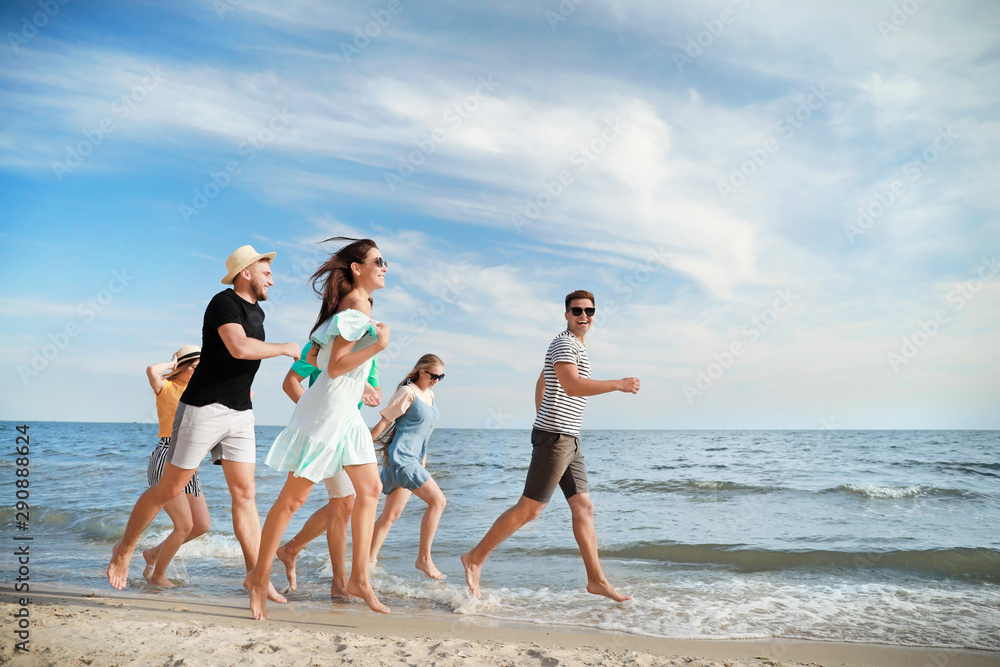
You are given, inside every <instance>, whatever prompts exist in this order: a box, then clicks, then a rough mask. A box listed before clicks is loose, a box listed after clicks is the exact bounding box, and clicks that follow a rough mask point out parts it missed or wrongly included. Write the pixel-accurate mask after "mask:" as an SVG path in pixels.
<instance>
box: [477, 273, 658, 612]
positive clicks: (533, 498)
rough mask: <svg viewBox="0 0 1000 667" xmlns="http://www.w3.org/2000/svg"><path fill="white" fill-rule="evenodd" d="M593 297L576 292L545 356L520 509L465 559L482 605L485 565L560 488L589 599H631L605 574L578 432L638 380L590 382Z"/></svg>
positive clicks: (513, 510)
mask: <svg viewBox="0 0 1000 667" xmlns="http://www.w3.org/2000/svg"><path fill="white" fill-rule="evenodd" d="M595 312H596V307H595V305H594V295H593V294H591V293H590V292H587V291H584V290H577V291H575V292H570V293H569V294H567V295H566V313H565V316H566V324H567V327H566V330H565V331H563V332H562V333H561V334H559V335H558V336H556V337H555V339H554V340H553V341H552V343H551V344H550V345H549V349H548V352H546V354H545V366H544V368H543V369H542V374H541V375H539V376H538V381H537V382H536V384H535V409H536V410H537V412H538V414H537V416H536V418H535V423H534V426H533V427H532V429H531V444H532V450H531V463H530V464H529V466H528V475H527V479H526V480H525V482H524V492H523V493H522V494H521V497H520V498H519V499H518V501H517V504H515V505H514V506H513V507H511V508H510V509H508V510H507V511H506V512H504V513H503V514H501V515H500V517H499V518H498V519H497V520H496V521H495V522H494V523H493V526H492V527H491V528H490V529H489V532H487V533H486V535H485V536H484V537H483V539H482V540H480V542H479V544H477V545H476V546H475V547H474V548H473V549H472V550H471V551H469V552H467V553H465V554H462V565H463V566H464V567H465V582H466V583H467V584H468V586H469V590H470V591H471V592H472V594H473V595H475V596H476V597H477V598H478V597H482V595H481V593H480V591H479V577H480V575H481V574H482V569H483V563H485V562H486V558H487V557H488V556H489V555H490V552H492V551H493V550H494V549H495V548H497V547H498V546H499V545H500V544H501V543H502V542H503V541H504V540H506V539H507V538H508V537H510V536H511V535H513V534H514V533H515V532H517V530H518V529H520V528H521V527H522V526H524V524H526V523H528V522H529V521H532V520H534V519H536V518H538V516H539V515H540V514H541V513H542V510H543V509H544V508H545V505H546V504H547V503H548V502H549V499H550V498H551V497H552V493H553V491H555V488H556V486H557V485H558V486H559V487H560V488H561V489H562V492H563V495H565V496H566V500H567V502H568V503H569V507H570V511H571V513H572V516H573V536H574V537H575V538H576V542H577V544H578V545H579V547H580V555H581V556H583V563H584V566H585V567H586V568H587V592H588V593H593V594H595V595H603V596H605V597H609V598H611V599H612V600H616V601H619V602H620V601H622V600H628V599H631V597H632V596H630V595H622V594H621V593H619V592H618V591H617V590H616V589H615V587H614V586H612V585H611V584H610V583H609V582H608V580H607V579H606V578H605V576H604V572H603V571H602V570H601V561H600V559H599V558H598V555H597V534H596V533H595V531H594V503H593V502H592V501H591V499H590V486H589V484H588V481H587V466H586V463H585V462H584V460H583V454H582V453H581V451H580V425H581V423H582V421H583V409H584V408H585V407H586V405H587V397H588V396H596V395H597V394H606V393H608V392H612V391H622V392H626V393H631V394H635V393H637V392H638V391H639V378H634V377H627V378H622V379H621V380H591V379H590V361H589V360H588V359H587V348H586V347H585V346H584V340H585V339H586V336H587V332H588V331H590V326H591V324H593V321H594V313H595Z"/></svg>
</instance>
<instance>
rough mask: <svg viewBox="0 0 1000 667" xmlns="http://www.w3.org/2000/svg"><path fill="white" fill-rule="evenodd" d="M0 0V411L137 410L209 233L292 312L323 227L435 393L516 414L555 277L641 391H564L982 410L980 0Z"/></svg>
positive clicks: (465, 421)
mask: <svg viewBox="0 0 1000 667" xmlns="http://www.w3.org/2000/svg"><path fill="white" fill-rule="evenodd" d="M0 16H2V22H0V23H2V26H3V34H4V39H3V40H2V41H3V44H2V46H0V58H2V60H3V67H2V71H0V99H2V102H0V113H2V123H0V193H2V198H3V199H2V200H3V208H2V213H0V216H2V217H0V220H2V223H0V224H2V230H0V247H2V248H3V250H4V261H3V264H2V269H0V271H2V274H0V275H2V278H3V285H4V287H5V289H4V293H3V295H2V296H0V313H2V315H3V322H4V324H3V327H2V330H0V373H2V375H3V382H2V384H0V387H2V389H0V392H2V393H0V418H2V419H11V420H83V421H154V417H155V410H154V404H153V398H152V395H151V393H150V391H149V389H148V385H147V383H146V380H145V376H144V369H145V366H146V365H148V364H150V363H153V362H156V361H164V360H167V359H169V357H170V354H171V353H172V352H173V351H174V350H176V349H177V348H179V347H180V346H182V345H184V344H188V343H197V342H199V340H200V330H201V317H202V313H203V310H204V307H205V304H206V303H207V302H208V300H209V299H210V298H211V296H212V295H213V294H215V293H216V292H217V291H218V290H220V289H222V286H221V285H220V284H219V280H220V278H221V277H222V276H223V275H224V273H225V271H224V267H223V263H224V260H225V258H226V256H228V255H229V253H230V252H232V251H233V250H234V249H235V248H236V247H238V246H240V245H243V244H245V243H250V244H252V245H254V246H255V247H256V248H257V249H258V250H259V251H262V252H266V251H276V252H277V253H278V256H277V258H276V260H275V262H274V264H273V269H274V274H275V281H276V285H275V287H274V288H272V292H271V299H270V300H269V302H268V303H267V305H266V310H267V321H266V324H265V326H266V330H267V337H268V340H270V341H275V342H285V341H303V340H304V339H305V337H306V335H307V333H308V330H309V328H310V327H311V325H312V322H313V319H314V318H315V315H316V313H317V312H318V302H317V299H316V297H315V296H314V295H313V293H312V291H311V289H310V287H309V285H308V284H307V280H306V278H307V277H308V276H309V275H310V274H311V273H312V271H313V270H314V269H315V267H316V266H317V265H318V263H319V262H320V261H321V260H322V258H323V257H324V256H325V254H326V253H328V252H330V251H332V250H333V249H335V248H331V247H327V246H324V245H317V241H320V240H322V239H324V238H326V237H329V236H334V235H347V236H363V237H371V238H373V239H375V240H376V242H377V243H378V244H379V246H380V248H381V249H382V251H383V254H384V256H385V258H386V259H387V260H388V261H389V262H390V270H389V274H388V281H387V288H386V289H385V290H383V291H381V292H379V293H376V295H375V298H376V309H375V315H376V317H378V318H379V319H382V320H383V321H385V322H386V323H387V324H389V326H390V327H391V329H392V332H393V339H394V341H395V345H394V346H393V347H392V348H390V350H389V351H388V354H386V355H385V357H386V358H385V359H384V360H383V366H384V381H385V383H386V384H387V385H394V384H395V383H396V382H398V381H399V379H400V378H401V377H402V375H403V374H404V373H405V371H406V370H407V369H408V368H409V366H410V365H411V364H412V363H413V362H414V361H415V360H416V358H417V357H418V356H419V355H420V354H422V353H424V352H435V353H437V354H439V356H441V357H442V358H443V359H444V360H445V362H446V366H447V375H448V377H447V379H446V380H445V381H444V382H443V383H442V384H441V385H440V387H439V389H438V402H439V405H440V407H441V413H442V419H441V426H451V427H506V428H526V427H528V426H530V423H531V420H532V418H533V406H532V392H533V386H534V381H535V378H536V377H537V375H538V372H539V370H540V368H541V362H542V357H543V355H544V352H545V349H546V347H547V345H548V342H549V341H550V340H551V338H552V337H553V336H554V335H555V334H556V333H558V332H559V331H560V330H561V329H562V328H563V327H564V321H563V319H562V313H561V310H562V298H563V296H564V295H565V294H566V293H567V292H569V291H571V290H573V289H577V288H586V289H590V290H591V291H593V292H595V293H596V295H597V305H598V308H599V312H600V316H599V319H598V326H597V327H596V328H595V330H594V331H593V332H592V333H591V335H590V337H589V339H588V349H589V350H590V357H591V362H592V366H593V368H594V372H595V376H596V377H600V378H617V377H622V376H627V375H637V376H639V377H640V378H641V379H642V390H641V392H640V393H639V395H637V396H626V395H624V394H613V395H607V396H600V397H596V398H594V399H592V401H591V403H590V406H589V408H588V412H587V415H586V418H585V422H584V426H585V427H589V428H998V427H1000V421H998V417H997V414H998V413H997V410H996V406H997V398H998V396H1000V379H998V374H997V370H998V350H1000V266H998V265H997V260H998V259H1000V224H998V198H997V195H996V184H997V183H998V182H1000V173H998V172H1000V170H998V160H997V155H998V154H1000V124H998V117H1000V114H998V108H1000V107H998V101H1000V87H998V85H997V82H998V81H1000V66H998V62H1000V8H998V6H997V5H995V4H993V3H986V2H951V3H936V2H920V1H919V0H907V2H902V3H900V2H838V3H823V4H822V5H820V4H817V3H776V2H763V1H758V0H719V1H713V2H678V3H661V2H658V1H653V0H646V1H642V0H636V1H635V2H611V1H604V2H601V1H597V0H576V1H575V2H574V0H563V2H562V3H559V2H556V1H555V0H552V1H549V2H539V3H532V2H505V3H458V2H436V3H427V2H422V3H415V2H407V1H403V0H400V1H399V2H393V1H390V0H385V1H383V0H378V1H376V2H365V3H350V4H348V3H327V2H316V1H306V0H303V1H298V0H285V1H283V2H280V3H278V2H275V3H268V2H255V1H253V0H244V1H243V2H237V1H236V0H228V1H227V0H217V1H216V2H209V1H208V0H197V1H193V2H185V1H179V2H174V3H168V4H167V5H166V6H164V5H163V4H162V3H153V2H132V3H121V4H119V3H102V2H87V3H83V2H74V1H68V2H65V4H61V3H60V2H59V0H51V3H50V4H46V3H45V2H44V1H43V2H38V1H37V0H36V2H8V3H4V7H3V9H2V10H0ZM287 367H288V364H287V360H286V359H274V360H266V361H264V362H263V363H262V366H261V370H260V372H259V373H258V375H257V380H256V382H255V385H254V388H255V391H256V399H255V410H256V415H257V421H258V423H260V424H283V423H284V422H286V421H287V418H288V416H289V414H290V413H291V403H290V402H289V401H288V399H287V398H286V397H285V396H284V395H283V394H282V393H281V390H280V383H281V379H282V377H283V376H284V373H285V371H286V370H287ZM366 410H367V409H366ZM365 416H366V418H367V419H368V420H369V421H374V419H375V413H374V412H373V411H366V413H365Z"/></svg>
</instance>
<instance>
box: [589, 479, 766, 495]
mask: <svg viewBox="0 0 1000 667" xmlns="http://www.w3.org/2000/svg"><path fill="white" fill-rule="evenodd" d="M597 488H604V489H606V490H613V491H619V492H625V493H685V492H686V493H704V492H714V491H735V492H741V493H774V492H776V491H782V490H783V489H781V488H777V487H770V486H752V485H747V484H739V483H738V482H729V481H725V480H700V479H671V480H666V481H658V480H645V479H616V480H613V481H610V482H602V483H601V484H599V485H597Z"/></svg>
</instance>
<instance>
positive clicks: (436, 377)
mask: <svg viewBox="0 0 1000 667" xmlns="http://www.w3.org/2000/svg"><path fill="white" fill-rule="evenodd" d="M424 372H425V373H427V375H429V376H430V378H431V379H432V380H434V381H435V382H440V381H441V380H443V379H444V373H441V375H438V374H437V373H431V372H429V371H424Z"/></svg>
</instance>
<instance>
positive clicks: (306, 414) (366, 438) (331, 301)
mask: <svg viewBox="0 0 1000 667" xmlns="http://www.w3.org/2000/svg"><path fill="white" fill-rule="evenodd" d="M328 240H330V241H334V240H343V241H354V242H353V243H351V244H349V245H347V246H345V247H343V248H341V249H340V250H338V251H337V252H336V253H334V254H333V255H332V256H331V257H330V259H328V260H327V261H326V263H324V264H323V266H321V267H320V268H319V270H318V271H316V273H315V274H313V279H312V280H313V288H314V289H315V290H316V292H317V293H318V294H320V295H321V297H322V299H323V302H322V305H321V306H320V311H319V316H318V317H317V318H316V324H315V326H314V327H313V330H312V333H311V336H310V337H311V339H312V341H313V342H314V343H315V345H314V349H315V348H316V347H318V348H319V351H318V353H317V357H316V360H315V361H314V362H311V363H313V365H314V366H316V367H317V368H320V369H322V372H321V373H320V376H319V378H318V379H317V380H316V382H315V383H314V384H313V385H312V386H310V387H309V388H308V389H307V390H306V392H305V393H304V394H303V395H302V397H301V398H300V399H299V401H298V403H296V404H295V410H294V411H293V412H292V418H291V419H290V420H289V422H288V427H287V428H285V430H283V431H282V432H281V433H280V434H278V437H277V438H275V440H274V444H272V445H271V451H270V452H269V453H268V455H267V458H266V459H265V461H264V462H265V463H266V464H267V465H269V466H270V467H272V468H274V469H275V470H279V471H284V472H288V477H287V478H286V479H285V485H284V487H282V489H281V493H280V494H278V499H277V500H275V501H274V505H273V506H272V507H271V511H270V512H268V513H267V520H266V521H265V522H264V528H263V530H262V532H261V537H260V551H259V553H258V556H257V567H256V568H254V570H252V571H251V572H250V573H249V574H248V575H247V578H246V581H245V582H244V586H246V588H247V589H248V590H249V591H250V612H251V613H252V614H253V617H254V618H255V619H266V618H267V587H268V583H269V581H270V578H271V565H272V564H273V563H274V555H275V552H276V551H277V549H278V546H279V545H280V544H281V538H282V536H283V535H284V533H285V529H286V528H287V527H288V523H289V522H290V521H291V519H292V515H293V514H295V512H296V511H297V510H298V509H299V508H300V507H302V505H303V503H305V501H306V499H307V498H308V497H309V492H310V491H312V487H313V484H315V483H316V482H319V481H321V480H324V479H327V478H328V477H333V476H334V475H336V474H337V473H338V472H340V470H346V471H347V476H348V477H350V478H351V483H352V484H353V485H354V491H355V501H354V512H353V514H352V517H351V531H352V533H353V536H354V549H353V557H352V560H351V576H350V578H349V579H348V581H347V592H348V593H349V594H351V595H353V596H355V597H359V598H361V599H363V600H364V601H365V602H366V603H367V604H368V606H369V607H370V608H371V609H372V610H373V611H377V612H381V613H383V614H387V613H389V608H388V607H386V606H385V605H383V604H382V603H381V602H379V599H378V597H377V596H376V595H375V591H374V589H372V586H371V582H370V581H369V578H368V571H369V559H368V555H369V553H370V551H371V536H372V528H373V526H374V523H375V512H376V510H377V508H378V498H379V495H380V494H381V492H382V483H381V481H380V480H379V475H378V466H377V464H376V459H375V446H374V444H373V443H372V437H371V433H370V432H369V430H368V427H367V426H366V425H365V422H364V420H363V419H362V418H361V412H360V411H359V410H358V404H359V403H360V402H361V396H362V394H363V393H364V389H365V384H366V382H367V378H368V374H369V371H370V370H371V365H372V359H373V358H374V357H375V355H376V353H378V352H380V351H382V350H384V349H385V348H386V346H388V344H389V328H388V327H387V326H385V325H384V324H382V323H381V322H375V321H374V320H372V319H371V301H370V300H369V298H370V297H371V294H372V292H374V291H375V290H377V289H381V288H382V287H385V272H386V269H387V267H388V264H386V262H385V260H384V259H383V258H382V253H381V251H379V249H378V247H377V246H376V245H375V242H374V241H371V240H368V239H362V240H355V239H344V238H336V239H328ZM310 357H311V355H310Z"/></svg>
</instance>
